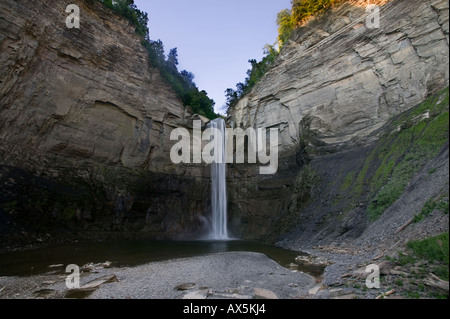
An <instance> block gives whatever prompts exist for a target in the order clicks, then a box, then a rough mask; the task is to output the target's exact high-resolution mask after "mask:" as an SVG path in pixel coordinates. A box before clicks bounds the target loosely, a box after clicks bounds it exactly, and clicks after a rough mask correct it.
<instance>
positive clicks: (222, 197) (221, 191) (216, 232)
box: [210, 118, 229, 240]
mask: <svg viewBox="0 0 450 319" xmlns="http://www.w3.org/2000/svg"><path fill="white" fill-rule="evenodd" d="M210 127H211V128H216V129H218V130H219V131H220V132H221V133H222V139H221V140H219V139H218V140H216V143H215V148H214V151H215V152H216V151H219V149H221V152H220V151H219V153H218V155H219V163H216V162H213V163H212V164H211V210H212V220H211V222H212V223H211V224H212V229H211V234H210V237H211V238H212V239H215V240H227V239H229V238H228V229H227V182H226V161H225V156H226V143H225V121H224V120H223V119H221V118H218V119H216V120H214V121H211V124H210ZM220 153H221V154H220Z"/></svg>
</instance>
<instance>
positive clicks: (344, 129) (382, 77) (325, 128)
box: [231, 0, 449, 150]
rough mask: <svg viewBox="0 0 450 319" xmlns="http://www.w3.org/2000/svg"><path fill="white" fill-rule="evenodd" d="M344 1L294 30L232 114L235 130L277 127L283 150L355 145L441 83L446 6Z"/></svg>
mask: <svg viewBox="0 0 450 319" xmlns="http://www.w3.org/2000/svg"><path fill="white" fill-rule="evenodd" d="M370 3H374V2H373V1H348V2H346V3H345V4H343V5H340V6H338V7H337V8H335V9H333V10H331V11H330V12H328V13H327V14H325V16H322V17H318V18H316V19H315V20H313V21H311V22H309V23H308V24H307V25H306V26H304V27H302V28H299V29H298V30H297V31H296V33H295V34H294V36H293V37H292V38H291V40H290V44H289V45H287V46H286V47H284V48H283V50H282V51H281V54H280V57H279V59H278V60H277V63H276V66H275V67H274V68H273V69H272V70H271V71H269V72H268V74H267V75H266V76H265V77H264V78H263V79H262V80H261V81H260V82H259V83H258V84H257V86H256V87H255V88H254V89H253V90H252V91H251V93H249V94H248V95H247V96H245V97H244V98H243V99H242V100H241V101H240V102H239V104H238V105H237V106H236V107H235V108H233V109H232V110H231V116H232V122H233V124H234V125H236V126H243V127H249V126H257V127H275V128H276V127H278V128H279V129H280V131H281V145H282V147H283V149H284V150H288V149H291V148H292V147H295V145H296V144H298V143H299V141H300V138H301V136H302V135H306V133H309V134H310V135H312V136H313V137H314V138H313V139H311V141H310V142H311V143H313V144H315V145H316V146H323V145H325V144H339V143H345V142H348V141H351V140H358V139H361V138H362V137H364V136H367V135H369V134H370V133H371V132H373V131H374V130H376V129H377V128H379V127H380V126H381V125H382V124H384V123H386V120H387V119H389V118H390V117H391V116H393V115H395V114H398V113H400V112H402V111H404V110H406V109H408V108H410V107H412V106H414V105H416V104H418V103H420V102H421V101H423V100H424V98H425V97H426V96H428V95H429V94H431V93H435V92H436V91H437V90H439V89H441V88H443V87H444V86H445V84H446V83H448V79H449V73H448V65H449V64H448V63H449V62H448V50H449V44H448V41H449V39H448V21H449V20H448V2H447V1H440V0H433V1H420V0H413V1H404V0H398V1H390V2H387V3H386V1H379V2H378V4H379V5H380V14H379V17H380V24H379V28H375V26H376V25H375V24H374V23H375V21H376V20H374V19H372V18H368V14H369V13H370V12H373V11H370V10H369V12H368V13H366V8H367V6H368V5H369V4H370Z"/></svg>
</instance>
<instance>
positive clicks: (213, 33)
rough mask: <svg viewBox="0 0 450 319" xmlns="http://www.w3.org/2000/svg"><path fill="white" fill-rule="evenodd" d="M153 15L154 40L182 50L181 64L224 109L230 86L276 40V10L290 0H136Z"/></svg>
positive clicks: (219, 107) (241, 78)
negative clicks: (265, 47)
mask: <svg viewBox="0 0 450 319" xmlns="http://www.w3.org/2000/svg"><path fill="white" fill-rule="evenodd" d="M134 3H135V4H136V6H137V7H138V9H140V10H141V11H145V12H147V13H148V14H149V30H150V39H151V40H158V39H160V40H161V41H162V42H163V43H164V48H165V51H166V54H167V53H169V50H170V49H172V48H175V47H176V48H177V49H178V61H179V65H178V69H179V70H180V71H182V70H187V71H189V72H192V73H193V74H194V75H195V79H194V82H195V83H196V84H197V87H198V88H199V89H200V90H205V91H206V92H208V96H209V97H210V98H212V99H213V100H214V101H215V102H216V106H215V109H216V112H218V113H219V112H220V113H221V114H223V113H224V111H223V110H222V107H223V105H224V104H225V93H224V92H225V90H226V89H227V88H233V89H235V88H236V83H238V82H244V80H245V78H246V77H247V75H246V72H247V70H248V69H249V68H250V64H249V63H248V60H249V59H257V60H258V61H259V60H261V59H262V57H263V53H264V50H263V48H264V46H265V45H266V44H274V43H275V42H276V39H277V36H278V31H277V25H276V18H277V13H278V12H280V11H281V10H283V9H286V8H290V7H291V2H290V0H220V1H219V0H134Z"/></svg>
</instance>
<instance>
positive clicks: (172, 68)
mask: <svg viewBox="0 0 450 319" xmlns="http://www.w3.org/2000/svg"><path fill="white" fill-rule="evenodd" d="M99 1H101V2H102V3H103V4H104V5H105V6H106V7H108V8H110V9H112V10H113V11H115V12H117V13H118V14H120V15H121V16H123V17H125V18H126V19H127V20H128V21H129V22H130V23H131V24H132V25H134V26H135V27H136V34H137V35H139V36H140V37H141V38H142V45H143V46H144V47H145V48H146V49H147V51H148V54H149V58H150V61H151V63H152V65H153V66H154V67H156V68H158V69H159V71H160V73H161V76H162V77H163V79H164V80H165V81H166V82H167V83H168V84H169V85H170V86H171V87H172V88H173V89H174V91H175V93H176V94H177V96H178V97H179V98H180V99H181V100H182V101H183V105H184V106H189V107H191V109H192V111H193V112H194V113H196V114H200V115H202V116H205V117H207V118H209V119H214V118H217V117H218V115H217V114H215V112H214V104H215V102H214V101H213V100H212V99H210V98H209V97H208V94H207V93H206V92H205V91H200V90H199V89H198V88H197V86H196V84H195V83H194V74H192V73H191V72H188V71H181V72H179V71H178V68H177V65H178V52H177V48H173V49H171V50H170V53H169V55H168V56H167V59H166V57H165V53H164V44H163V42H162V41H161V40H157V41H153V40H150V33H149V29H148V27H147V25H148V14H147V13H146V12H142V11H140V10H139V9H138V8H137V7H136V5H135V4H134V1H133V0H115V1H113V0H99Z"/></svg>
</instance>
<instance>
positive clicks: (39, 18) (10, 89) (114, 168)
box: [0, 0, 209, 236]
mask: <svg viewBox="0 0 450 319" xmlns="http://www.w3.org/2000/svg"><path fill="white" fill-rule="evenodd" d="M76 4H77V5H78V6H79V7H80V28H79V29H77V28H72V29H70V28H68V27H67V26H66V18H67V17H68V16H69V13H66V5H67V3H65V2H64V1H50V0H44V1H33V2H30V1H25V0H23V1H22V0H19V1H12V0H2V1H0V48H1V49H0V52H1V53H0V64H1V70H0V164H1V165H2V175H1V177H2V179H1V180H2V182H3V185H2V187H3V194H2V202H3V203H4V204H5V205H6V206H7V207H8V209H9V210H11V209H13V210H16V211H18V210H20V211H22V212H25V213H24V214H25V215H26V216H23V220H26V219H28V220H30V221H31V220H34V221H35V222H37V223H39V220H40V219H42V220H43V219H45V217H44V216H45V215H46V214H45V213H44V212H47V211H49V210H50V211H53V212H54V214H53V215H54V216H53V218H54V219H55V220H58V219H59V218H60V217H61V215H64V214H63V213H64V210H66V213H65V214H66V215H67V214H68V215H70V216H72V217H73V218H74V219H77V218H75V214H77V216H78V221H79V222H83V217H80V216H89V217H88V218H89V219H91V218H92V219H95V220H99V219H100V218H99V219H96V218H93V217H92V215H96V216H100V215H102V216H103V215H106V216H107V217H106V219H107V220H108V222H106V223H105V222H101V223H100V224H99V225H96V227H94V228H93V229H94V230H95V232H98V233H101V232H102V231H103V230H105V231H109V230H111V229H115V230H117V229H124V228H125V229H130V230H132V231H133V232H134V231H142V233H145V234H147V235H148V236H166V235H167V236H171V235H175V234H179V233H182V232H184V231H189V228H190V227H191V225H194V226H193V227H194V228H195V225H196V223H198V222H199V221H198V220H197V217H198V216H202V215H204V214H207V207H206V205H207V204H208V196H207V187H208V185H209V184H208V183H209V180H208V178H207V177H208V172H205V168H204V167H202V166H189V167H186V166H184V167H183V166H181V165H173V164H172V162H171V161H170V157H169V155H170V149H171V147H172V145H173V144H174V142H172V141H170V132H171V131H172V129H174V128H176V127H180V126H185V124H188V123H191V126H192V120H191V118H190V116H191V114H190V112H189V108H185V107H184V106H183V104H182V102H181V100H180V99H179V98H178V97H177V96H176V94H175V92H174V91H173V90H172V88H171V87H170V86H169V85H168V84H167V83H166V82H165V81H164V80H163V79H162V77H161V75H160V72H159V70H158V69H156V68H154V67H152V65H151V61H150V60H149V54H148V52H147V51H146V49H145V48H144V47H143V46H142V45H141V39H140V38H139V37H138V36H137V35H136V34H135V28H134V27H133V26H132V25H131V24H130V23H129V22H128V21H127V20H126V19H125V18H123V17H121V16H119V15H117V14H115V13H114V12H112V11H111V10H109V9H107V8H106V7H104V6H103V5H102V4H101V3H100V2H99V1H89V0H83V1H76ZM28 174H31V175H28ZM24 176H29V177H28V178H23V177H24ZM31 176H35V177H37V178H40V179H41V178H42V179H48V180H51V181H57V182H58V183H60V184H61V183H62V184H64V185H65V184H67V185H70V188H71V189H74V190H76V189H77V188H82V187H81V186H80V185H79V184H77V183H82V186H83V187H84V189H85V193H87V195H86V194H85V195H73V196H71V195H70V196H69V197H70V199H55V198H53V197H52V199H51V201H53V202H55V201H56V202H58V201H59V202H60V203H59V205H58V206H57V207H56V206H55V205H47V206H45V207H42V208H40V210H42V212H41V213H34V214H33V213H32V212H29V213H26V211H27V210H29V207H28V208H27V207H24V206H23V205H25V204H23V203H21V201H22V200H24V198H26V197H27V194H26V193H27V192H28V191H29V190H28V191H25V190H21V192H22V194H19V193H18V192H19V191H18V186H17V185H12V184H18V183H22V184H24V183H25V184H27V183H29V181H30V180H33V178H34V177H31ZM204 176H206V179H205V177H204ZM19 180H20V182H19ZM8 181H9V182H8ZM8 183H9V184H8ZM36 183H38V184H39V185H40V186H39V187H38V188H40V189H41V191H42V190H43V189H46V187H45V186H44V185H43V183H44V182H43V181H42V180H39V181H37V182H36ZM89 184H90V185H89ZM29 188H32V187H31V186H30V187H29ZM98 188H100V189H98ZM27 189H28V188H27ZM55 189H61V188H60V187H57V186H54V187H53V188H52V190H49V192H50V193H52V194H53V193H54V190H55ZM96 189H97V191H100V192H102V193H101V194H99V195H98V196H93V195H92V192H95V191H96ZM34 191H38V190H37V189H36V188H34ZM75 192H76V191H75ZM28 195H29V197H31V194H28ZM42 196H43V194H36V197H42ZM48 196H50V195H48ZM58 196H60V197H64V198H66V197H67V196H65V195H64V196H63V194H59V195H58ZM58 196H56V197H58ZM21 198H22V199H21ZM41 199H42V198H41ZM42 200H43V199H42ZM8 203H9V204H8ZM11 203H13V204H14V205H16V206H17V207H14V205H12V204H11ZM80 203H81V204H80ZM8 205H9V206H8ZM11 205H12V206H13V207H12V208H11ZM119 206H120V208H118V207H119ZM68 207H69V208H70V210H69V211H67V208H68ZM27 214H29V215H30V216H27ZM32 215H43V216H41V217H42V218H41V217H39V216H34V217H33V216H32ZM70 216H69V217H67V219H71V217H70ZM104 219H105V218H102V220H104ZM200 219H202V218H200ZM105 225H106V226H105ZM85 227H88V228H89V229H90V226H85Z"/></svg>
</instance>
